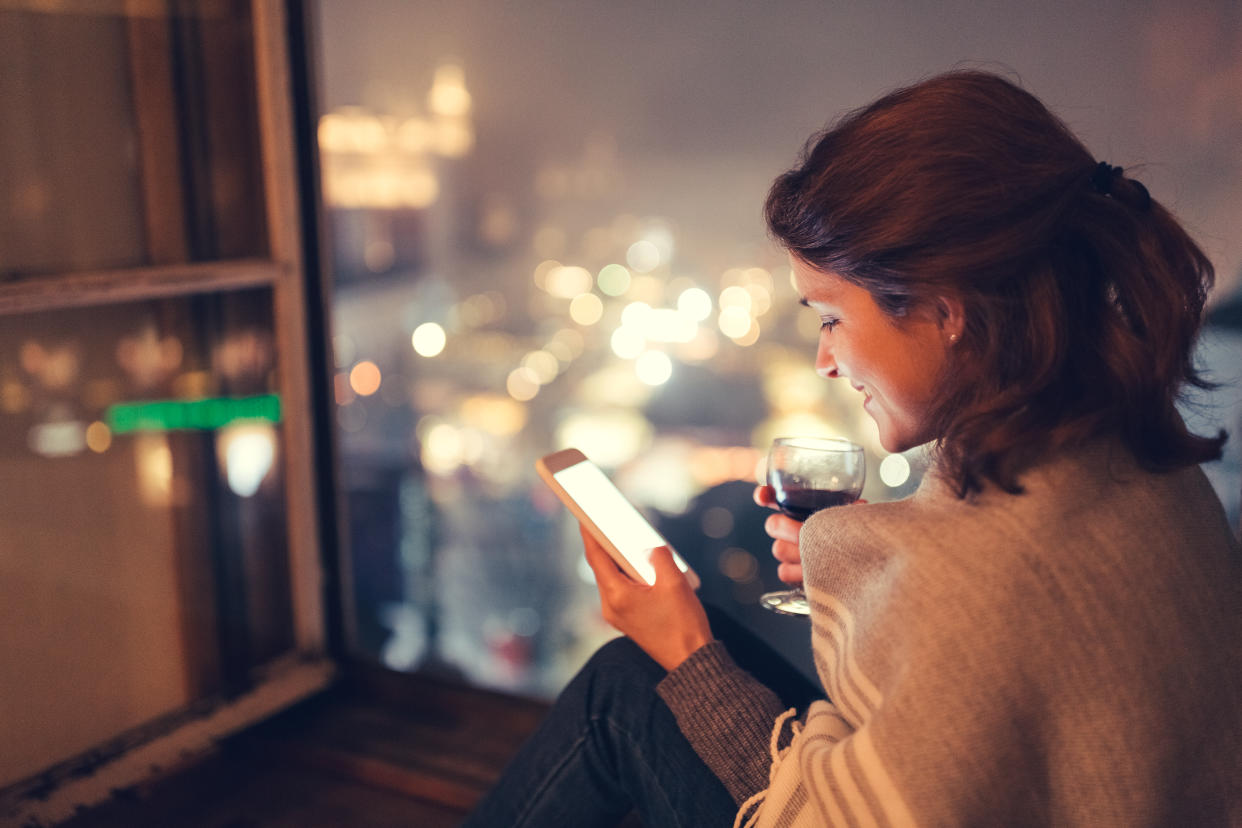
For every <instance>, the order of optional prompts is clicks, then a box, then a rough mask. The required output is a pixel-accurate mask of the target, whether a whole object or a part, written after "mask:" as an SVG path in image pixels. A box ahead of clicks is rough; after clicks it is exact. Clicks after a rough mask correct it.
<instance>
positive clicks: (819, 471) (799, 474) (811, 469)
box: [759, 437, 867, 615]
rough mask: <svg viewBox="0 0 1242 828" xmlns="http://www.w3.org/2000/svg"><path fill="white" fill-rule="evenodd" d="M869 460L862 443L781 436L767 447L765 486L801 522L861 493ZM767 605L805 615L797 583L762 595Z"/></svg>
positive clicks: (803, 598)
mask: <svg viewBox="0 0 1242 828" xmlns="http://www.w3.org/2000/svg"><path fill="white" fill-rule="evenodd" d="M866 476H867V463H866V458H865V456H864V455H863V450H862V447H861V446H859V445H857V444H855V443H851V442H850V441H849V440H842V439H838V438H834V437H779V438H777V439H776V440H774V441H773V442H772V447H771V449H769V451H768V472H767V480H768V485H769V486H771V487H772V492H773V495H774V496H775V499H776V505H777V506H779V507H780V510H781V511H782V512H784V513H785V514H786V515H788V516H789V517H791V518H793V519H794V520H798V521H803V520H806V519H807V518H808V517H810V516H811V515H812V514H814V513H815V512H818V511H819V510H820V509H828V508H831V507H833V506H844V505H846V504H849V503H853V502H854V501H855V500H857V499H858V498H859V496H860V495H861V494H862V489H863V483H864V482H865V481H866ZM759 603H760V605H762V606H763V607H764V608H765V609H770V610H772V611H774V612H780V613H784V614H787V615H809V614H810V606H809V605H808V603H807V600H806V593H805V592H804V591H803V589H802V587H801V586H798V587H794V588H792V589H787V590H779V591H776V592H768V593H766V594H764V595H763V596H761V597H760V599H759Z"/></svg>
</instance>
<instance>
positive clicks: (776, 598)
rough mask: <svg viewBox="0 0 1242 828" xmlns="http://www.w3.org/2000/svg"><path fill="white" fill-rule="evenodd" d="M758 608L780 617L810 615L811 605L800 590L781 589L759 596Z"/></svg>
mask: <svg viewBox="0 0 1242 828" xmlns="http://www.w3.org/2000/svg"><path fill="white" fill-rule="evenodd" d="M759 606H761V607H763V608H764V609H768V610H772V612H779V613H780V614H781V615H804V616H805V615H810V614H811V605H810V603H809V602H808V601H807V600H806V593H804V592H803V591H802V590H800V589H783V590H780V591H778V592H767V593H764V594H763V595H761V596H759Z"/></svg>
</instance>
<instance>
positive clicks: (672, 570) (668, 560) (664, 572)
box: [650, 546, 685, 584]
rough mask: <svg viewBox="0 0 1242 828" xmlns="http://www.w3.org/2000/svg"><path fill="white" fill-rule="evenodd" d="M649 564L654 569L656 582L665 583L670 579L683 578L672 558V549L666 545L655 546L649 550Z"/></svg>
mask: <svg viewBox="0 0 1242 828" xmlns="http://www.w3.org/2000/svg"><path fill="white" fill-rule="evenodd" d="M650 560H651V566H652V568H653V569H655V574H656V583H657V584H661V583H666V582H668V581H670V580H673V579H675V580H682V579H684V578H685V576H684V575H682V574H681V570H680V569H678V568H677V563H676V562H675V561H674V560H673V550H671V549H669V548H668V547H667V546H657V547H655V548H654V549H652V550H651V557H650Z"/></svg>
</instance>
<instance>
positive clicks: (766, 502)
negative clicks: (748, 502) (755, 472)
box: [754, 486, 777, 509]
mask: <svg viewBox="0 0 1242 828" xmlns="http://www.w3.org/2000/svg"><path fill="white" fill-rule="evenodd" d="M754 498H755V503H757V504H758V505H760V506H765V507H767V508H769V509H775V508H777V506H776V493H775V492H774V491H773V490H772V487H771V486H756V487H755V494H754Z"/></svg>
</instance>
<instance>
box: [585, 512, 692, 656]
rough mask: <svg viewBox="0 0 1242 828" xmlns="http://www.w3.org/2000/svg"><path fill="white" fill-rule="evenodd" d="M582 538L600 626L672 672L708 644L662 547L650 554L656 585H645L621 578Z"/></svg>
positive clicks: (688, 593) (686, 585) (591, 541)
mask: <svg viewBox="0 0 1242 828" xmlns="http://www.w3.org/2000/svg"><path fill="white" fill-rule="evenodd" d="M580 528H581V527H580ZM581 532H582V543H583V545H584V546H585V547H586V560H587V563H588V564H590V566H591V569H592V571H594V572H595V584H596V586H597V587H598V588H599V601H600V608H601V610H602V611H603V615H604V620H605V621H607V622H608V623H609V624H611V625H612V626H614V627H616V628H617V629H618V630H620V631H621V632H622V633H624V634H625V635H627V636H629V637H630V638H631V639H632V640H633V641H634V643H635V644H637V645H638V646H639V647H642V648H643V650H644V651H645V652H646V653H647V655H649V656H651V657H652V658H653V659H655V661H656V663H657V664H659V665H660V666H661V667H663V668H664V669H665V670H670V671H671V670H673V669H675V668H676V667H677V666H678V665H679V664H681V663H682V662H683V661H685V660H686V659H687V658H689V657H690V654H691V653H693V652H694V651H695V650H697V649H699V647H702V646H703V645H704V644H707V643H708V642H710V641H711V640H712V630H711V627H710V626H709V625H708V623H707V613H706V612H704V611H703V605H702V604H701V603H700V602H699V598H698V596H697V595H695V594H694V590H693V589H691V588H690V582H689V581H687V580H686V576H685V575H683V574H682V572H681V570H680V569H678V568H677V564H675V563H674V562H673V553H672V552H670V551H669V548H668V547H667V546H661V547H658V548H656V549H655V550H654V551H653V552H652V553H651V564H652V566H654V567H655V572H656V582H655V583H654V584H651V585H647V584H644V583H642V582H640V581H635V580H634V579H632V578H631V577H630V576H629V575H626V574H625V572H623V571H622V570H621V568H620V567H618V566H617V564H616V563H615V562H614V561H613V559H612V556H610V555H609V554H608V552H607V551H606V550H605V549H604V548H603V547H602V546H600V545H599V542H598V541H596V540H595V538H594V537H593V536H592V535H591V533H590V532H588V531H587V530H586V529H585V528H581Z"/></svg>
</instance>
